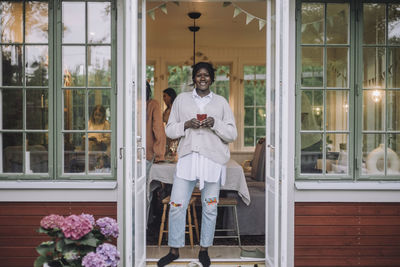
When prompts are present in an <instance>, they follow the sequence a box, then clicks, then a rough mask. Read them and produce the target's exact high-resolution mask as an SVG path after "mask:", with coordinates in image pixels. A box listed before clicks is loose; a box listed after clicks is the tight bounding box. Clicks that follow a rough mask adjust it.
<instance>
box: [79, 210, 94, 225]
mask: <svg viewBox="0 0 400 267" xmlns="http://www.w3.org/2000/svg"><path fill="white" fill-rule="evenodd" d="M80 216H81V217H83V218H86V219H88V220H89V222H90V223H91V224H92V225H94V217H93V215H91V214H86V213H82V214H81V215H80Z"/></svg>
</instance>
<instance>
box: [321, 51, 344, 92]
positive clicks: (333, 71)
mask: <svg viewBox="0 0 400 267" xmlns="http://www.w3.org/2000/svg"><path fill="white" fill-rule="evenodd" d="M347 53H348V48H347V47H346V48H342V47H340V48H339V47H335V48H327V49H326V54H327V63H326V65H327V68H326V72H327V73H326V83H327V85H326V86H327V87H336V88H347V87H348V83H347V76H348V72H347V69H348V54H347Z"/></svg>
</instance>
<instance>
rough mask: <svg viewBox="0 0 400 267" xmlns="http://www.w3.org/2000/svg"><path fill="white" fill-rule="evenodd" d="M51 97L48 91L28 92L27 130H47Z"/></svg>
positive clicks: (32, 90) (33, 90)
mask: <svg viewBox="0 0 400 267" xmlns="http://www.w3.org/2000/svg"><path fill="white" fill-rule="evenodd" d="M48 109H49V95H48V91H47V89H46V90H36V89H31V90H26V128H27V129H35V130H47V129H48V118H49V112H48Z"/></svg>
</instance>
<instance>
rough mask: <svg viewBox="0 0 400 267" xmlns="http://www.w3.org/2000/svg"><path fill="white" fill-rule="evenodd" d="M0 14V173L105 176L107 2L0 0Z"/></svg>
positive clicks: (109, 86)
mask: <svg viewBox="0 0 400 267" xmlns="http://www.w3.org/2000/svg"><path fill="white" fill-rule="evenodd" d="M57 3H58V2H57ZM0 13H1V14H2V16H1V18H0V27H1V29H2V31H1V33H0V34H1V39H0V42H1V43H0V49H1V53H0V54H1V61H2V65H1V66H2V67H1V73H0V98H1V100H0V103H1V113H2V115H1V122H0V123H1V125H0V146H1V150H0V158H1V159H0V172H1V174H0V176H1V177H3V178H6V179H8V178H18V179H20V178H29V179H31V178H37V179H46V178H60V177H62V178H70V177H75V178H89V176H90V174H92V176H91V178H93V177H99V178H100V177H102V178H105V177H109V178H111V177H112V173H113V171H112V166H114V164H113V163H112V162H113V161H112V158H113V155H112V153H111V151H112V148H113V138H112V135H113V129H114V127H115V126H114V122H113V118H114V116H115V114H113V110H114V104H113V102H114V94H113V93H112V92H113V88H115V87H114V81H113V77H112V75H111V73H112V68H113V66H114V64H113V58H114V56H113V52H112V51H113V50H112V40H113V38H112V34H111V33H112V30H111V29H112V25H111V24H112V19H111V17H112V16H115V15H114V14H113V13H114V10H113V8H112V5H111V2H107V1H102V2H94V1H91V2H86V1H74V2H67V1H62V2H61V1H60V5H56V4H53V2H51V3H50V4H49V3H48V2H47V1H2V2H1V3H0ZM49 18H51V19H50V20H49ZM53 21H54V23H52V22H53Z"/></svg>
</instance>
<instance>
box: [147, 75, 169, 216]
mask: <svg viewBox="0 0 400 267" xmlns="http://www.w3.org/2000/svg"><path fill="white" fill-rule="evenodd" d="M165 142H166V136H165V130H164V124H163V121H162V116H161V106H160V104H159V103H158V101H157V100H155V99H152V98H151V88H150V84H149V83H148V82H146V177H147V179H148V177H149V174H150V168H151V166H152V164H153V162H159V161H163V160H164V156H165ZM151 200H152V195H151V194H150V195H149V196H147V218H148V221H149V223H151V221H152V217H151V216H149V213H150V203H151Z"/></svg>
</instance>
